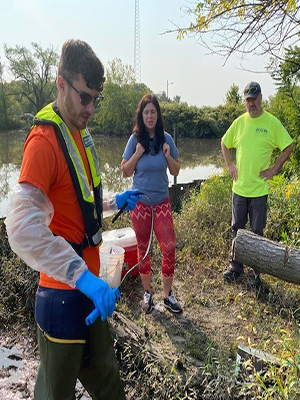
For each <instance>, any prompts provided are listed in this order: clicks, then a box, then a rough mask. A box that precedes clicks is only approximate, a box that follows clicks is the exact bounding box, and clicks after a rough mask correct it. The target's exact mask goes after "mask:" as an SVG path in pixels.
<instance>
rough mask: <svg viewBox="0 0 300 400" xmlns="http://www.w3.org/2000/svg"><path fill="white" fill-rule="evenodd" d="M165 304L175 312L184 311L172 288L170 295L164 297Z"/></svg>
mask: <svg viewBox="0 0 300 400" xmlns="http://www.w3.org/2000/svg"><path fill="white" fill-rule="evenodd" d="M164 306H165V307H166V308H168V309H169V310H170V311H172V312H173V313H180V312H181V311H182V309H181V308H180V306H179V304H178V303H177V300H176V298H175V296H174V294H173V292H172V290H170V292H169V296H168V297H165V298H164Z"/></svg>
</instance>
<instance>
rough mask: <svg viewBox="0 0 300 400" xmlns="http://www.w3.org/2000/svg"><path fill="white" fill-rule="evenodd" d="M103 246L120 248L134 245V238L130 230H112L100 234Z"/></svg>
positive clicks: (132, 231)
mask: <svg viewBox="0 0 300 400" xmlns="http://www.w3.org/2000/svg"><path fill="white" fill-rule="evenodd" d="M102 239H103V245H105V246H111V245H113V244H115V245H116V246H121V247H130V246H134V245H136V236H135V232H134V230H133V229H132V228H130V227H128V228H122V229H114V230H112V231H106V232H103V233H102Z"/></svg>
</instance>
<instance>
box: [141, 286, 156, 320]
mask: <svg viewBox="0 0 300 400" xmlns="http://www.w3.org/2000/svg"><path fill="white" fill-rule="evenodd" d="M142 308H143V310H144V311H145V313H146V314H150V313H151V311H152V310H153V308H154V304H153V300H152V294H151V293H149V292H148V290H146V291H145V293H144V300H143V305H142Z"/></svg>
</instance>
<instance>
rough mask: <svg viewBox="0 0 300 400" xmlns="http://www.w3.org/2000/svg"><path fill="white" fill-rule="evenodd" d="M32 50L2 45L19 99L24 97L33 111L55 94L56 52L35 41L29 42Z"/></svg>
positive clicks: (51, 98)
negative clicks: (16, 84)
mask: <svg viewBox="0 0 300 400" xmlns="http://www.w3.org/2000/svg"><path fill="white" fill-rule="evenodd" d="M31 45H32V48H33V50H32V51H31V50H29V49H27V48H26V47H24V46H16V47H15V48H12V47H8V46H6V45H4V51H5V56H6V58H7V59H8V61H9V66H10V72H11V73H12V75H13V76H14V79H15V80H16V81H17V82H20V83H21V85H20V86H18V92H16V93H15V94H18V95H19V96H20V101H22V99H23V97H25V98H26V99H27V100H28V101H29V102H30V103H31V104H32V105H33V106H34V108H35V112H37V111H38V110H40V109H41V108H42V107H43V106H45V105H46V104H47V103H49V102H50V101H51V100H53V99H54V97H55V95H56V85H55V76H56V75H55V74H56V67H57V62H58V54H57V53H56V52H55V51H54V49H53V47H52V46H51V47H50V48H48V49H46V50H43V49H42V47H41V46H39V45H38V44H37V43H31Z"/></svg>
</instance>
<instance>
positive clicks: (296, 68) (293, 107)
mask: <svg viewBox="0 0 300 400" xmlns="http://www.w3.org/2000/svg"><path fill="white" fill-rule="evenodd" d="M269 70H270V72H271V76H272V77H273V79H274V80H275V82H276V85H277V86H278V91H277V93H276V95H275V96H273V97H271V98H270V101H269V105H268V109H269V110H270V111H271V112H272V113H273V114H274V115H276V117H277V118H279V119H280V121H281V122H282V123H283V125H284V126H285V127H286V129H287V130H288V132H289V133H290V135H291V136H292V137H293V139H294V143H295V148H294V151H293V153H292V154H291V157H290V158H291V161H292V163H291V166H292V168H294V170H295V171H298V169H299V164H300V161H299V160H300V139H299V138H300V47H298V46H295V47H294V48H292V47H289V48H288V49H286V52H285V57H284V60H282V61H278V60H276V59H274V58H273V59H272V62H271V64H270V66H269Z"/></svg>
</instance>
